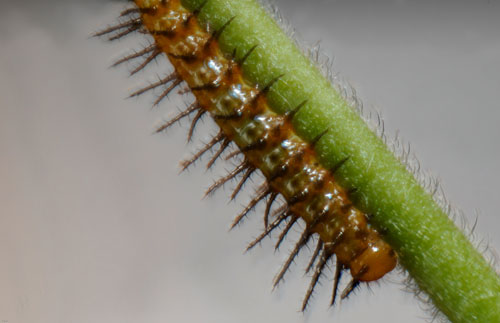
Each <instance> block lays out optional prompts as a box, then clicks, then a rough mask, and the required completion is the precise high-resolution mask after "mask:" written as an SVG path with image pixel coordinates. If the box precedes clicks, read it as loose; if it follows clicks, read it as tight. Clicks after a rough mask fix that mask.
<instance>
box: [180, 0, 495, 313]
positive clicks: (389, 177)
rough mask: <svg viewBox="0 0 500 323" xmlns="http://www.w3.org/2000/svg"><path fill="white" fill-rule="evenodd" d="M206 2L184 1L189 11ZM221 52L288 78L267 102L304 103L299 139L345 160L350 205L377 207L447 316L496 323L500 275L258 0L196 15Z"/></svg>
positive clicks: (218, 4)
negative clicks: (212, 31)
mask: <svg viewBox="0 0 500 323" xmlns="http://www.w3.org/2000/svg"><path fill="white" fill-rule="evenodd" d="M204 2H205V0H183V3H184V5H185V6H186V7H188V8H190V9H191V10H195V9H196V8H199V7H200V6H201V5H202V4H203V3H204ZM233 17H235V18H234V20H233V21H232V22H231V24H229V25H228V26H227V27H226V28H225V30H224V32H223V34H222V35H221V37H220V44H221V47H222V49H223V50H224V51H226V52H227V53H233V51H234V50H235V49H236V54H237V56H239V57H242V56H244V55H245V54H246V53H248V52H249V51H250V50H251V49H252V48H253V47H254V46H255V45H257V47H256V48H255V49H254V50H253V51H252V52H251V54H250V55H249V57H248V58H247V59H246V60H245V62H244V65H243V69H244V73H245V76H246V77H247V79H248V80H249V81H251V82H255V83H256V84H264V85H265V84H267V83H268V82H269V81H270V80H272V79H274V78H276V77H277V76H278V75H281V74H284V76H283V77H282V78H281V79H280V80H279V82H277V83H276V84H274V85H273V87H272V89H271V91H270V92H269V94H268V99H269V102H270V105H271V107H272V108H273V109H274V110H275V111H276V112H279V113H283V112H285V111H287V110H290V109H292V108H294V107H296V106H298V105H299V104H300V103H301V102H303V101H304V100H307V103H306V106H305V107H304V108H303V109H301V110H300V111H299V112H298V113H297V114H296V117H295V118H294V126H295V128H296V130H297V132H298V134H299V135H300V136H302V137H303V138H305V139H308V140H312V139H313V138H315V137H316V136H317V135H318V134H320V133H322V132H324V131H325V129H329V131H328V133H327V134H326V135H324V136H322V138H321V140H320V141H319V142H318V143H317V144H316V146H315V147H316V149H317V151H318V154H319V155H320V159H321V162H322V163H323V164H324V165H325V166H326V167H332V166H334V165H336V164H337V163H338V162H339V161H341V160H343V159H345V158H346V157H348V160H347V162H346V163H345V164H344V165H343V166H342V168H341V169H340V170H339V171H338V173H336V174H338V178H339V181H340V182H341V183H342V184H343V185H344V186H346V187H347V188H356V189H357V191H356V193H355V194H354V195H353V199H354V201H355V203H356V205H357V206H358V207H359V208H361V209H362V210H364V211H365V212H367V213H369V214H373V220H372V222H373V224H374V225H376V226H377V227H378V228H379V229H382V230H383V231H384V232H387V234H386V240H387V241H388V242H389V243H390V244H391V245H392V247H393V248H394V249H395V250H396V251H397V252H398V255H399V259H400V263H401V264H402V265H403V266H404V267H405V268H406V269H407V270H408V272H409V273H410V275H411V276H412V277H413V279H414V280H415V281H416V282H417V284H418V286H419V287H420V288H421V289H422V290H423V291H425V292H426V293H427V294H428V295H429V296H430V297H431V299H432V300H433V302H434V304H435V305H436V307H437V308H439V309H440V310H441V311H442V312H443V313H444V314H445V315H446V316H447V317H448V318H449V319H450V320H451V321H453V322H500V279H499V277H498V276H497V274H496V273H495V271H494V270H493V269H492V268H491V267H490V265H489V264H488V263H487V262H486V261H485V259H484V258H483V257H482V255H481V254H480V253H478V252H477V250H476V249H475V248H474V247H473V246H472V244H471V243H470V242H469V240H468V239H467V237H466V236H465V235H464V234H463V233H462V232H461V231H460V230H459V229H458V228H457V227H456V226H455V225H454V223H453V222H452V221H451V220H450V219H449V218H448V216H447V214H445V213H444V212H443V210H442V209H441V208H440V207H439V206H438V205H437V204H436V202H435V201H434V200H433V198H432V197H431V196H430V194H428V193H427V192H426V191H425V190H424V189H423V188H422V187H421V186H420V185H419V184H418V183H417V181H416V180H415V178H414V176H413V175H412V174H410V173H409V172H408V171H407V170H406V168H405V166H404V165H402V164H401V162H400V161H399V160H398V159H396V158H395V156H394V155H393V154H392V153H391V152H390V151H389V150H388V148H387V147H386V145H385V144H384V143H383V142H382V141H381V140H380V138H378V137H377V136H376V135H375V134H374V133H373V132H372V131H371V130H370V129H369V128H368V127H367V125H366V124H365V123H364V121H363V120H362V119H361V118H360V116H359V115H358V114H357V113H356V112H355V111H353V109H352V108H351V107H350V106H349V105H348V103H347V102H346V101H345V100H344V99H343V98H342V97H341V95H340V94H339V93H338V92H337V91H336V90H334V88H333V87H332V85H331V84H330V82H329V81H328V80H326V79H325V78H324V77H323V76H322V75H321V73H320V72H319V71H318V69H317V68H316V67H315V66H314V64H313V63H311V62H310V61H309V60H308V59H307V58H306V57H304V55H303V54H302V53H301V52H300V51H299V50H298V49H297V48H296V46H295V45H294V43H293V42H292V41H291V40H290V39H288V37H287V36H286V35H285V34H284V33H283V32H282V30H281V29H280V28H279V26H278V25H277V24H276V22H275V21H274V20H273V19H272V18H271V17H270V16H269V15H268V14H267V13H266V12H265V11H264V10H263V9H262V8H261V6H260V5H259V4H258V2H257V1H255V0H210V1H208V2H207V3H206V4H205V5H204V6H203V8H202V10H201V12H200V19H201V21H202V22H204V23H208V24H209V25H210V26H211V27H212V28H216V29H217V28H219V27H221V26H222V25H224V24H225V23H226V22H227V21H229V20H230V19H231V18H233Z"/></svg>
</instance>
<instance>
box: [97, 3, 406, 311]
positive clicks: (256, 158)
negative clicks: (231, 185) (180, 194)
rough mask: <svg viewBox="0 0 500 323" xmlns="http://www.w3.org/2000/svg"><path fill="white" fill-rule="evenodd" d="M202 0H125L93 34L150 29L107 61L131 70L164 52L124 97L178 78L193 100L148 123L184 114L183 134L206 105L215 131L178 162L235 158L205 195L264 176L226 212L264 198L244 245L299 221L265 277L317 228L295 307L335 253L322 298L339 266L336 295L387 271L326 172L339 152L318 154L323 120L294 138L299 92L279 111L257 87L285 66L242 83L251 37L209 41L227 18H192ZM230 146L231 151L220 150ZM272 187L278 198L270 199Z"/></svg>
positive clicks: (172, 85) (364, 220)
mask: <svg viewBox="0 0 500 323" xmlns="http://www.w3.org/2000/svg"><path fill="white" fill-rule="evenodd" d="M208 1H209V0H207V1H204V2H203V3H202V4H201V6H199V7H198V8H196V9H195V10H193V11H190V10H188V9H187V8H185V7H184V6H183V5H182V3H181V1H180V0H135V1H134V6H133V7H131V8H128V9H126V10H125V11H123V12H122V13H121V15H120V20H119V22H118V23H117V24H115V25H113V26H110V27H108V28H106V29H104V30H102V31H100V32H97V33H96V34H95V35H96V36H100V37H101V36H107V37H108V39H109V40H111V41H113V40H117V39H120V38H122V37H125V36H127V35H129V34H131V33H133V32H142V33H146V34H149V35H151V36H152V38H153V40H154V41H153V42H152V43H151V44H150V45H148V46H146V47H145V48H143V49H141V50H138V51H136V52H134V53H132V54H130V55H127V56H125V57H123V58H121V59H119V60H118V61H117V62H116V63H115V64H114V65H115V66H116V65H120V64H122V63H124V62H127V61H131V60H137V59H141V58H142V59H143V61H142V62H141V63H140V64H139V65H138V66H137V67H136V68H135V69H133V70H132V71H131V73H132V74H135V73H137V72H139V71H140V70H142V69H144V68H145V67H146V66H147V65H148V64H149V63H150V62H152V61H153V60H155V59H156V58H157V57H159V56H161V55H164V56H166V57H167V58H168V60H169V61H170V62H171V64H172V65H173V67H174V69H175V72H173V73H172V74H169V75H167V76H165V77H163V78H160V80H158V81H157V82H154V83H151V84H150V85H148V86H146V87H144V88H142V89H140V90H137V91H135V92H133V93H132V94H131V96H132V97H135V96H140V95H142V94H144V93H146V92H149V91H152V90H154V89H157V88H161V89H162V93H161V94H160V96H159V97H158V98H157V99H156V101H155V102H154V105H158V104H159V103H160V102H162V100H163V99H164V98H165V97H167V96H168V95H169V94H170V93H171V92H172V91H174V90H175V89H176V88H178V87H180V86H182V84H186V85H187V88H186V90H181V91H191V92H192V93H193V95H194V96H195V98H196V100H195V101H194V102H193V103H192V104H190V105H189V106H188V107H187V108H186V109H185V110H184V111H182V112H180V113H179V114H178V115H177V116H175V117H174V118H173V119H171V120H170V121H168V122H166V123H164V124H163V125H162V126H160V127H159V128H158V129H157V132H162V131H165V130H167V129H168V128H170V127H171V126H172V125H173V124H174V123H176V122H177V121H179V120H181V119H183V118H187V117H189V116H192V121H191V126H190V128H189V131H188V140H190V139H191V138H192V135H193V133H194V130H195V128H196V126H197V124H198V122H199V120H200V119H201V118H202V117H203V116H204V115H205V114H209V115H210V116H211V117H212V118H213V120H214V121H215V123H216V124H217V125H218V126H219V128H220V130H219V132H218V134H217V135H215V136H214V137H213V138H212V139H211V140H210V141H209V142H208V143H207V144H206V145H205V146H204V147H202V148H201V149H200V150H199V151H198V152H197V153H195V154H194V155H193V156H192V157H191V158H189V159H187V160H185V161H183V162H182V168H183V169H187V168H188V167H190V166H191V165H193V164H194V163H195V162H196V161H198V160H199V159H200V158H201V157H202V156H203V155H205V154H207V153H209V152H211V151H214V153H213V155H212V157H211V158H210V160H209V162H208V165H207V167H208V168H210V167H212V166H213V165H214V163H215V162H216V161H217V160H218V159H220V158H222V157H223V156H224V154H225V159H226V160H230V159H236V158H237V157H240V159H241V160H242V161H241V163H240V164H239V165H237V166H236V167H235V168H234V169H233V170H232V171H230V172H229V173H228V174H227V175H226V176H224V177H222V178H221V179H219V180H217V181H215V183H214V184H213V185H212V186H211V187H209V189H208V190H207V194H211V193H213V192H215V191H216V190H217V189H219V188H220V187H221V186H222V185H223V184H225V183H226V182H228V181H230V180H233V179H235V178H239V179H240V180H239V182H238V184H237V185H236V188H235V189H234V191H233V192H232V194H231V196H230V198H231V199H235V198H236V197H237V195H238V194H239V192H240V191H241V190H242V188H243V186H244V184H245V182H246V181H247V180H249V179H250V177H251V176H252V175H253V174H254V173H255V172H260V173H261V174H262V175H263V177H264V178H265V181H264V183H262V184H261V185H260V186H259V187H258V188H257V190H256V192H255V195H254V197H253V198H252V199H251V200H250V202H249V203H248V205H247V206H246V207H245V208H244V209H243V210H242V211H241V213H239V214H238V215H237V216H236V218H235V219H234V221H233V223H232V225H231V227H235V226H236V225H238V224H239V223H240V222H241V221H242V220H243V219H244V218H245V217H246V216H247V215H248V214H249V212H250V211H252V210H253V209H254V208H255V207H256V206H257V205H258V204H259V203H261V202H265V211H264V217H263V221H264V231H263V232H262V233H261V234H260V235H259V236H258V237H257V238H256V239H255V240H254V241H253V242H251V243H250V244H249V245H248V247H247V250H250V249H252V248H253V247H254V246H256V245H257V244H258V243H259V242H260V241H262V240H263V239H264V238H266V237H267V236H269V235H270V234H271V233H272V232H273V231H276V230H278V228H280V227H281V226H282V225H284V227H283V229H282V231H281V233H280V234H279V236H278V239H277V242H276V248H278V247H279V246H280V244H281V243H282V242H283V240H284V238H285V236H286V235H287V234H288V233H289V232H290V230H291V229H292V228H294V226H296V225H297V224H298V223H299V222H302V224H303V227H304V229H303V231H302V233H301V234H300V237H299V239H298V241H297V242H296V244H295V246H294V247H293V249H292V251H291V253H290V255H289V257H288V258H287V260H286V261H285V263H284V264H283V266H282V268H281V269H280V271H279V272H278V273H277V274H276V276H275V278H274V282H273V285H274V287H276V286H277V285H278V284H279V283H280V282H281V281H282V280H283V278H284V276H285V274H286V272H287V271H288V269H289V268H290V266H291V264H292V263H293V261H294V259H295V258H296V257H297V255H298V254H299V252H300V251H301V250H302V249H303V248H304V247H305V246H307V245H308V244H309V243H310V241H311V240H312V237H313V236H315V235H317V236H318V239H317V243H316V246H315V247H314V251H313V253H312V256H311V259H310V261H309V263H308V266H307V268H306V272H307V273H309V272H312V278H311V282H310V285H309V288H308V289H307V291H306V294H305V297H304V299H303V302H302V306H301V310H302V311H304V310H305V309H306V308H307V305H308V302H309V300H310V297H311V295H312V293H313V291H314V288H315V286H316V284H317V283H318V280H319V278H320V276H321V275H322V273H323V271H324V269H325V267H326V265H327V263H329V262H331V261H333V259H334V258H335V268H336V269H335V272H334V277H333V288H332V296H331V300H330V304H331V305H333V304H334V303H335V301H336V299H337V294H338V287H339V281H340V278H341V276H342V273H343V272H344V271H349V272H350V275H351V276H352V278H351V280H350V282H349V283H348V284H347V287H346V288H345V289H344V290H343V291H342V293H341V294H340V298H342V299H344V298H346V297H347V296H348V295H349V294H350V293H351V292H352V291H353V290H354V289H355V288H356V287H357V286H358V285H359V284H360V283H361V282H371V281H376V280H378V279H380V278H381V277H383V276H384V275H385V274H386V273H388V272H390V271H392V270H393V269H394V268H395V266H396V264H397V255H396V253H395V251H394V250H393V249H392V248H391V247H390V246H389V245H388V244H387V243H386V242H385V241H384V240H383V238H382V233H381V232H379V231H377V229H375V228H374V227H373V226H371V225H370V217H369V215H368V214H365V213H363V212H362V211H361V210H360V209H359V208H357V207H356V205H355V204H353V202H352V201H351V199H350V197H349V196H350V194H351V193H352V189H351V190H348V189H346V188H344V187H342V186H341V185H340V184H339V183H338V181H337V180H336V175H335V173H336V171H337V170H338V169H339V168H341V167H342V166H343V165H344V164H345V163H347V162H349V158H348V157H347V158H345V159H343V160H341V161H340V162H339V163H337V165H335V166H334V167H333V168H330V169H328V168H326V167H324V166H323V165H321V163H320V162H319V160H318V156H317V153H316V151H315V145H316V144H317V143H318V142H319V141H320V140H321V138H322V137H323V136H324V135H325V134H326V133H327V132H328V129H327V130H325V131H324V132H322V133H320V134H319V135H318V136H317V137H316V138H314V139H313V140H312V141H306V140H304V139H303V138H301V137H300V136H299V135H298V134H297V133H296V132H295V130H294V127H293V123H292V121H293V118H294V116H295V114H296V113H297V112H298V111H300V110H301V109H306V108H307V103H308V98H307V97H305V98H303V100H302V101H301V102H298V103H297V104H296V105H295V106H291V107H290V109H289V110H288V111H287V112H286V113H284V114H279V113H277V112H275V111H274V110H273V108H272V106H270V103H269V102H268V99H267V95H268V93H270V91H272V90H273V86H274V85H275V84H276V83H277V82H283V80H284V79H286V75H284V74H277V75H276V76H275V77H274V78H273V79H272V80H270V81H269V82H268V83H267V84H252V83H251V82H249V81H248V80H247V79H246V78H245V75H244V73H243V69H242V67H243V66H244V64H245V62H246V60H247V59H248V58H249V57H250V56H251V55H252V53H253V51H254V50H255V48H256V47H257V46H258V44H256V45H255V46H254V47H252V48H251V49H250V50H248V51H247V52H244V53H238V51H237V49H235V50H234V51H233V52H232V53H225V52H223V50H222V49H221V48H220V46H219V41H218V40H219V38H220V36H221V35H222V34H223V33H224V30H225V29H226V28H227V27H228V26H230V24H231V23H232V22H233V20H234V19H237V17H236V16H235V17H233V18H231V19H229V20H228V21H227V22H226V23H225V24H223V25H222V26H221V27H220V28H218V29H213V28H212V27H211V26H210V25H207V26H205V25H202V24H201V23H200V21H199V20H198V14H199V13H200V12H201V11H202V10H203V7H204V5H206V3H207V2H208ZM231 147H233V150H232V151H230V152H227V150H228V149H230V148H231ZM278 196H281V197H283V199H284V201H285V202H284V203H283V204H282V205H279V206H276V205H275V204H276V202H277V200H278V199H277V198H278Z"/></svg>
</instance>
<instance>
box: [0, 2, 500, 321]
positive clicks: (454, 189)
mask: <svg viewBox="0 0 500 323" xmlns="http://www.w3.org/2000/svg"><path fill="white" fill-rule="evenodd" d="M276 4H277V5H278V7H280V8H281V11H282V13H283V15H284V16H285V17H287V18H288V19H289V20H290V22H291V24H292V25H293V26H294V27H295V29H296V30H297V32H298V36H299V37H300V38H302V39H306V40H307V42H308V43H310V44H314V43H315V42H316V41H318V40H321V41H322V44H323V49H324V50H325V52H326V53H328V54H329V55H331V56H332V57H335V63H334V66H335V69H336V71H338V72H340V74H341V75H342V76H344V77H345V78H346V79H347V80H348V81H349V82H351V83H352V84H353V85H354V86H355V87H356V89H357V90H358V94H359V95H360V97H361V98H363V99H364V101H365V106H368V107H370V106H372V107H375V108H376V109H377V110H379V111H381V112H382V114H383V116H384V119H385V125H386V131H387V133H388V134H389V135H390V136H391V135H393V134H394V133H395V132H396V130H397V129H399V130H400V133H401V134H402V137H403V138H404V139H405V140H407V141H409V142H411V144H412V149H413V151H414V152H416V154H417V156H418V157H419V159H420V161H421V163H422V165H423V167H424V169H432V173H433V174H439V178H440V179H441V180H442V182H443V185H444V188H445V191H446V192H447V195H448V196H449V198H450V200H452V201H453V202H454V204H455V205H456V206H459V207H461V208H462V209H463V210H464V211H465V214H466V217H467V218H468V219H469V222H474V221H475V218H476V213H478V214H479V215H478V224H477V227H476V233H477V235H478V236H479V237H480V238H483V239H485V241H488V242H489V243H490V245H491V246H492V248H497V249H498V248H500V237H499V236H498V228H499V224H500V220H499V217H498V213H499V212H498V204H499V203H498V201H499V198H498V193H499V186H498V183H500V171H499V167H498V165H499V163H500V145H499V143H498V141H499V139H500V127H499V123H500V109H499V108H500V103H499V101H498V92H499V90H500V61H499V60H500V32H499V30H500V19H499V18H500V5H499V3H498V1H493V0H492V1H441V2H439V3H434V2H432V1H404V0H395V1H377V2H376V3H375V1H347V0H345V1H326V0H323V1H321V0H314V1H311V0H310V1H291V0H280V1H276ZM122 8H123V4H122V3H116V2H106V1H79V2H77V1H62V0H61V1H43V2H42V1H35V0H32V1H17V2H14V1H9V2H7V1H5V0H2V11H1V12H0V322H2V323H6V322H9V323H25V322H37V323H45V322H47V323H49V322H50V323H66V322H72V323H79V322H93V323H104V322H116V323H118V322H119V323H132V322H148V323H155V322H214V323H215V322H217V323H221V322H228V323H229V322H287V323H290V322H311V323H312V322H362V321H367V320H369V321H370V322H407V323H410V322H422V321H423V320H424V318H425V317H427V316H428V313H426V312H424V311H422V310H421V308H420V306H419V304H418V302H417V301H416V300H415V298H414V297H413V295H412V294H409V293H407V292H404V291H402V288H403V285H402V284H401V283H400V282H401V280H402V279H403V278H402V277H403V276H401V275H399V274H397V273H393V274H390V275H389V276H388V277H387V278H385V279H384V280H383V281H381V282H380V283H374V284H371V285H370V288H367V287H366V286H363V287H361V288H360V289H359V290H357V291H356V293H355V295H353V296H352V297H351V298H350V299H348V300H346V301H344V302H342V303H341V305H340V306H336V307H335V308H332V309H329V308H328V306H327V305H328V301H329V295H330V290H331V273H328V274H329V275H327V277H325V278H324V279H323V284H322V286H321V287H320V288H318V289H317V293H316V294H315V298H314V300H313V301H312V303H311V306H310V308H309V310H308V311H307V312H306V313H305V314H302V313H299V312H298V309H299V306H300V302H301V299H302V297H303V295H304V292H305V290H306V288H307V285H308V283H309V278H308V277H304V275H303V271H302V270H303V268H304V266H305V263H306V261H307V260H306V259H305V257H301V258H300V259H299V260H298V261H297V265H296V266H294V267H293V268H292V270H291V271H290V272H289V273H288V274H287V276H286V280H287V282H286V283H285V284H284V285H282V286H281V287H280V288H278V289H277V290H275V291H274V292H272V293H271V281H272V278H273V276H274V273H275V272H276V271H277V270H278V269H279V267H280V265H281V263H282V261H283V259H284V258H286V256H287V254H288V250H289V248H290V245H291V243H293V237H294V235H295V234H292V235H291V236H290V237H289V239H288V240H287V241H288V244H287V245H285V246H283V247H282V248H281V252H278V253H274V252H273V251H272V243H271V241H270V240H266V241H265V242H264V243H263V244H262V247H261V248H256V249H255V250H254V251H252V252H251V253H248V254H246V255H243V250H244V247H245V245H246V244H247V243H248V242H249V241H250V240H251V239H252V238H253V237H254V236H256V235H257V234H258V232H259V230H261V229H262V223H261V216H255V215H254V216H251V217H250V218H249V220H248V221H246V222H245V224H244V225H243V226H241V227H240V228H238V229H236V230H233V231H231V232H229V233H228V225H229V223H230V222H231V219H232V217H233V216H234V215H235V214H236V212H237V211H238V210H239V209H240V208H241V205H242V204H243V203H244V201H245V200H247V199H248V195H243V196H242V197H241V198H240V199H239V200H238V201H237V202H236V203H229V204H228V203H227V198H226V196H227V195H228V194H229V192H230V187H228V188H226V189H225V190H224V192H219V194H217V195H216V196H215V197H214V198H209V199H202V196H203V192H204V189H205V188H206V187H208V186H209V185H210V184H211V182H212V181H213V180H214V179H215V178H216V177H217V175H218V174H222V173H223V172H224V170H225V169H228V168H229V167H230V165H228V164H225V165H224V163H221V164H220V165H219V166H218V167H217V168H216V169H215V170H214V171H213V172H208V173H207V172H205V171H204V168H203V167H202V166H201V165H198V167H194V168H192V169H191V170H190V171H189V172H187V173H184V174H181V175H178V172H179V167H178V161H179V160H180V159H182V158H184V157H187V156H189V154H190V153H191V152H193V151H194V150H195V148H196V146H199V144H200V140H202V141H203V140H205V141H206V140H207V136H208V134H209V133H213V132H214V128H213V125H212V123H211V122H210V121H209V120H208V119H206V122H205V126H204V127H205V128H204V129H203V127H202V128H200V129H203V130H202V131H198V132H197V134H198V136H197V138H196V140H195V144H191V145H186V143H185V130H186V129H185V128H186V125H187V123H186V122H184V123H182V125H183V127H175V128H173V129H172V130H171V131H170V132H168V134H166V135H155V136H153V135H151V133H152V131H153V129H154V125H157V124H158V122H160V121H161V120H163V119H165V118H167V117H168V116H171V115H172V114H174V113H175V112H176V111H177V107H182V106H183V104H185V101H186V100H187V99H185V98H184V99H183V98H181V97H179V96H177V95H173V96H171V98H170V100H165V101H164V103H163V104H161V105H160V107H159V108H155V109H151V108H150V106H151V103H152V102H153V100H154V97H153V96H144V97H141V98H139V99H137V100H136V99H130V100H124V99H123V98H125V97H126V96H127V94H128V93H130V91H131V90H133V89H137V88H138V87H139V86H140V85H141V84H144V83H146V82H147V80H154V77H155V74H159V75H162V74H163V73H165V72H167V71H168V70H169V67H168V65H167V64H165V63H162V62H160V61H163V60H159V62H158V63H157V64H152V66H151V67H150V68H149V69H148V70H147V71H145V72H144V73H140V74H139V75H138V76H136V77H134V78H132V79H128V78H127V68H126V67H124V68H120V69H109V68H108V66H109V65H110V64H111V63H112V62H113V60H114V59H116V58H117V57H120V56H121V55H123V54H124V53H126V52H127V51H129V50H130V49H131V48H137V47H139V46H138V45H139V44H141V43H143V44H144V43H145V40H144V38H143V36H138V37H129V38H127V39H124V40H123V41H120V42H115V43H112V44H109V43H106V42H104V41H102V40H99V39H89V35H90V34H91V33H92V32H94V31H96V30H98V29H100V28H103V27H105V26H106V25H107V24H109V23H112V22H113V19H114V18H115V17H116V16H117V14H118V13H119V12H120V10H121V9H122ZM133 66H134V64H129V66H128V68H129V69H131V68H132V67H133ZM169 101H170V102H169ZM249 186H250V185H249ZM249 191H251V190H249ZM261 213H262V210H258V211H257V214H261Z"/></svg>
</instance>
